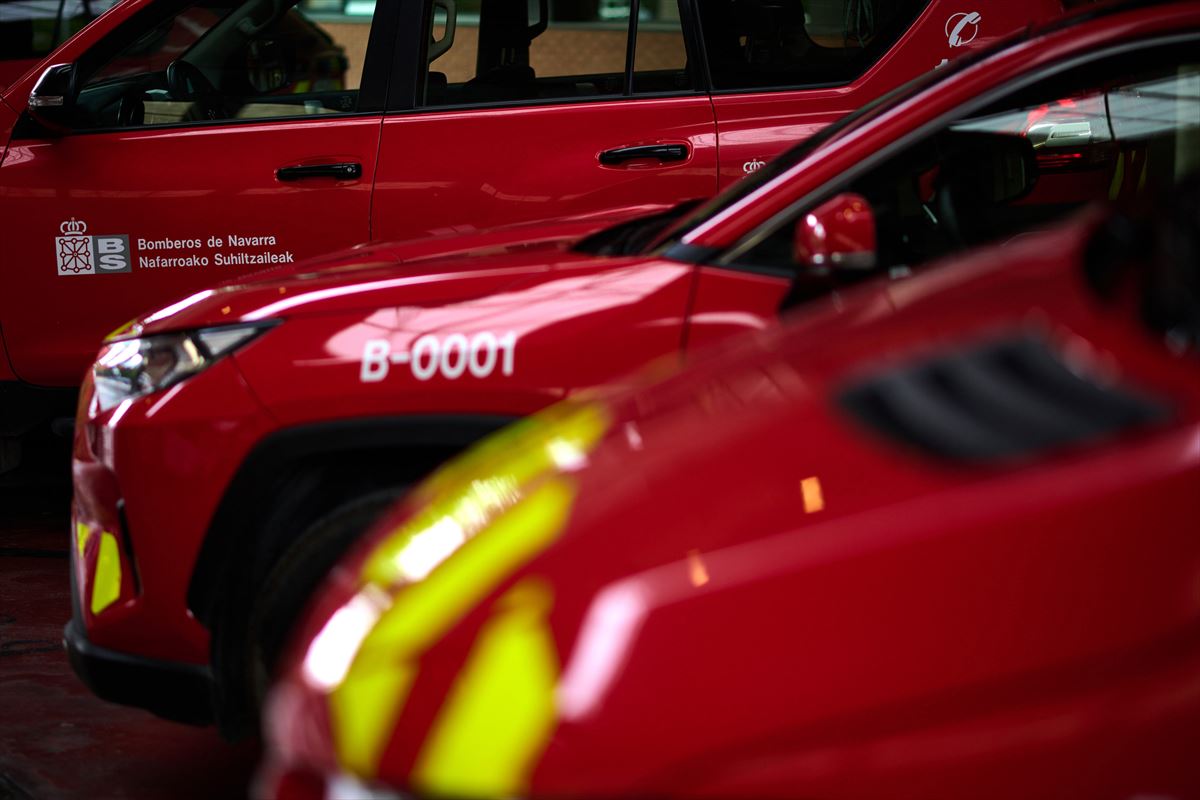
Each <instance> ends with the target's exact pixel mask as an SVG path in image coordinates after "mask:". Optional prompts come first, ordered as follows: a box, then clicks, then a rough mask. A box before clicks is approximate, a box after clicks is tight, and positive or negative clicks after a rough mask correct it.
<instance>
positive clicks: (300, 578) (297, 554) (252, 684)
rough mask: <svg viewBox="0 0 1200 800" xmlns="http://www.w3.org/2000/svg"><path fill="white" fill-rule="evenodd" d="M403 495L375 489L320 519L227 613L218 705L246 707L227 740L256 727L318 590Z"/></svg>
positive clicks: (230, 725)
mask: <svg viewBox="0 0 1200 800" xmlns="http://www.w3.org/2000/svg"><path fill="white" fill-rule="evenodd" d="M403 493H404V489H403V488H389V489H381V490H376V491H374V492H371V493H370V494H366V495H363V496H362V497H358V498H354V499H352V500H348V501H346V502H344V503H342V504H340V505H338V506H336V507H334V508H333V509H332V510H331V511H329V512H328V513H326V514H324V515H323V516H321V517H319V518H318V519H317V520H316V521H314V522H313V523H312V524H310V525H309V526H308V527H307V528H305V529H304V531H303V532H302V533H301V534H300V535H299V536H297V537H296V538H295V539H294V540H293V541H292V542H291V543H289V544H288V545H287V546H286V547H285V548H284V549H283V551H282V552H281V553H280V554H279V556H278V558H277V559H276V560H275V561H274V563H273V564H272V565H270V566H269V567H268V568H267V569H266V574H265V577H263V578H262V579H261V580H257V581H255V582H254V583H253V584H251V587H250V588H249V590H248V592H247V593H246V595H244V596H248V598H249V602H248V603H243V604H239V605H241V606H242V607H241V608H240V609H238V608H228V609H227V610H226V613H225V614H223V615H222V616H223V620H222V621H223V623H224V624H221V625H219V626H216V627H214V630H213V673H214V675H215V676H216V678H217V686H216V687H215V688H216V691H217V693H218V699H217V703H218V705H217V707H218V709H220V708H222V707H225V708H229V707H230V706H229V705H228V701H229V700H230V699H232V700H233V701H234V702H235V703H236V706H234V707H235V708H236V707H239V706H244V711H245V713H244V714H241V715H238V718H226V719H218V723H219V724H220V726H221V732H222V734H223V735H225V736H226V737H228V738H240V737H241V736H242V735H245V734H246V733H249V732H250V731H252V730H254V729H255V728H256V727H257V723H258V711H259V709H260V708H261V707H262V702H263V700H264V698H265V696H266V691H267V687H268V685H269V682H270V678H271V677H272V675H273V673H274V671H275V668H276V665H277V663H278V661H279V658H280V656H281V655H282V654H283V651H284V649H285V648H286V647H287V645H288V638H289V634H291V632H292V628H293V627H294V626H295V624H296V623H297V622H298V621H299V618H300V616H301V614H302V613H303V611H304V609H305V608H306V606H307V604H308V602H309V600H310V598H311V597H312V595H313V593H314V592H315V591H316V590H317V588H318V587H319V585H320V583H321V581H322V580H323V579H324V578H325V576H326V575H328V574H329V571H330V569H332V568H333V566H334V565H335V564H336V563H337V562H338V560H339V559H341V557H342V556H343V555H345V553H346V552H347V551H348V550H349V549H350V547H351V546H352V545H353V544H354V543H355V542H356V541H357V540H358V539H359V538H360V537H361V536H362V535H363V534H364V533H365V532H366V531H367V528H368V527H369V526H370V525H371V523H373V522H374V521H375V520H376V519H378V517H379V516H380V514H382V513H383V512H384V511H385V510H386V509H387V508H388V507H389V506H390V505H392V504H393V503H394V502H395V501H396V500H397V498H399V497H400V496H401V495H402V494H403ZM222 695H224V696H222ZM239 696H240V698H241V700H240V701H239Z"/></svg>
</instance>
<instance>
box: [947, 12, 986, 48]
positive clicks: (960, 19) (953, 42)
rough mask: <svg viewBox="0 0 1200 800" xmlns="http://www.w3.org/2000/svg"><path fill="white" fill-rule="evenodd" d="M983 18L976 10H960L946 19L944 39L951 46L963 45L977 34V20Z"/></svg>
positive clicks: (972, 39)
mask: <svg viewBox="0 0 1200 800" xmlns="http://www.w3.org/2000/svg"><path fill="white" fill-rule="evenodd" d="M981 19H983V18H982V17H981V16H980V14H979V12H978V11H971V12H966V11H960V12H958V13H957V14H954V15H952V16H951V17H950V19H948V20H946V41H947V42H948V43H949V44H950V46H951V47H964V46H966V45H969V44H970V43H971V42H973V41H975V37H976V36H978V35H979V22H980V20H981Z"/></svg>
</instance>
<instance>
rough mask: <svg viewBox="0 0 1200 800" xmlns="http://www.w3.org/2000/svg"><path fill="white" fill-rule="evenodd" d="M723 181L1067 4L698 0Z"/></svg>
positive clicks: (1037, 0)
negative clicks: (888, 93) (860, 108)
mask: <svg viewBox="0 0 1200 800" xmlns="http://www.w3.org/2000/svg"><path fill="white" fill-rule="evenodd" d="M698 8H699V17H700V24H701V29H702V31H703V39H704V46H705V52H706V54H707V57H708V67H709V72H710V74H711V78H712V86H713V107H714V108H715V111H716V117H717V130H718V141H719V143H720V154H721V165H720V180H721V186H722V187H724V186H726V185H727V184H729V183H731V182H733V181H735V180H737V179H738V178H740V177H742V176H743V175H745V174H748V173H750V172H754V171H756V170H758V169H759V168H761V167H762V166H763V165H764V164H766V162H768V161H770V160H771V159H772V158H774V157H775V156H777V155H779V154H780V153H781V152H783V151H784V150H786V149H787V148H788V147H790V146H791V145H792V144H795V142H796V141H798V140H800V139H804V138H806V137H808V136H811V135H812V134H813V133H815V132H816V131H818V130H820V129H821V128H823V127H825V126H826V125H828V124H829V123H831V122H833V121H835V120H837V119H838V118H839V117H841V116H843V115H845V114H847V113H849V112H850V111H853V110H854V109H856V108H859V107H860V106H863V105H865V104H866V103H868V102H870V101H871V100H873V99H875V98H877V97H880V96H882V95H884V94H886V93H887V92H889V91H891V90H892V89H894V88H896V87H897V86H900V85H901V84H903V83H905V82H906V81H908V80H911V79H912V78H915V77H917V76H918V75H920V74H922V73H923V72H927V71H929V70H932V69H936V68H937V67H939V66H940V65H942V64H944V63H946V62H947V61H949V60H950V59H952V58H956V57H958V56H959V55H961V54H963V53H965V52H967V51H968V50H970V49H974V48H978V47H980V46H982V45H985V44H987V43H989V42H994V41H996V40H997V39H999V38H1001V37H1003V36H1005V35H1008V34H1009V33H1012V32H1014V31H1017V30H1020V29H1022V28H1024V27H1026V26H1027V25H1029V24H1030V23H1033V22H1038V21H1041V20H1046V19H1050V18H1052V17H1054V16H1056V15H1059V14H1061V13H1062V10H1063V6H1062V3H1061V2H1060V0H1018V1H1017V2H1011V3H995V2H975V3H974V4H972V3H961V2H958V0H954V2H947V1H946V0H933V1H932V2H931V0H805V2H803V3H800V2H784V3H780V2H778V0H737V2H730V0H698Z"/></svg>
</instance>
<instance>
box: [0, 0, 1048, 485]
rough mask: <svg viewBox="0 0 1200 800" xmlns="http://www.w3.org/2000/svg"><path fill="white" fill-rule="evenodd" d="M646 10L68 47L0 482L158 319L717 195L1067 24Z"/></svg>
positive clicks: (19, 201)
mask: <svg viewBox="0 0 1200 800" xmlns="http://www.w3.org/2000/svg"><path fill="white" fill-rule="evenodd" d="M38 1H40V0H38ZM60 5H61V4H60ZM618 5H619V4H618ZM626 5H627V10H626V12H625V22H624V23H621V22H619V21H614V19H609V20H608V21H607V22H605V23H604V24H603V25H596V26H590V27H589V26H583V27H581V26H580V25H578V24H576V23H571V22H564V23H562V24H559V21H558V20H556V19H551V14H550V11H549V4H548V2H547V0H541V1H540V3H534V4H530V3H527V2H526V0H482V2H481V4H480V5H479V11H478V14H477V15H476V16H477V17H478V19H477V20H473V21H471V24H470V25H468V24H467V21H465V20H462V21H460V20H459V19H458V18H459V16H461V15H460V14H459V13H458V11H457V9H456V4H455V3H453V2H451V0H422V1H421V2H413V3H399V2H388V3H379V4H377V5H376V7H375V11H374V14H373V16H372V17H370V18H369V24H365V23H364V21H361V20H360V23H359V24H357V25H352V24H349V23H338V24H339V25H340V28H338V30H339V31H341V32H340V33H339V36H340V37H341V38H340V39H339V40H338V41H334V40H333V39H332V35H331V34H328V33H327V32H326V31H324V30H322V29H319V28H320V27H321V26H323V27H324V28H328V29H329V30H332V29H333V28H332V26H333V23H327V22H320V23H314V22H312V21H309V20H306V19H305V17H304V12H303V7H302V6H299V5H297V0H286V1H285V2H278V0H128V2H122V3H120V4H119V5H118V6H116V7H115V8H113V9H112V10H111V11H110V12H109V13H107V14H106V15H104V17H103V18H101V19H98V20H96V21H95V23H94V24H92V25H90V26H89V27H88V28H87V29H86V30H83V31H81V32H80V33H79V34H77V35H76V36H75V37H73V38H72V39H70V40H69V41H67V42H66V43H65V44H64V45H63V46H62V47H60V48H59V49H57V50H56V51H55V52H54V53H52V54H51V55H50V56H48V57H47V58H46V59H45V61H43V62H42V64H41V66H40V67H39V68H38V69H35V70H33V71H31V72H30V73H29V74H27V75H25V77H24V78H22V79H20V80H17V81H16V82H15V83H13V84H12V85H11V86H9V87H8V88H7V89H6V90H5V91H3V93H2V94H0V219H3V220H5V223H6V224H5V229H4V230H5V234H6V238H5V248H6V250H5V256H4V264H5V266H6V269H5V270H4V271H3V274H2V275H0V328H2V334H0V335H2V336H3V347H0V350H3V352H4V355H3V356H0V471H3V469H4V468H5V467H6V466H7V465H8V464H7V462H9V461H11V460H12V459H11V458H6V457H5V456H4V454H5V453H9V452H13V451H12V449H11V441H12V440H13V439H14V438H15V437H16V436H17V435H18V434H19V433H20V432H21V431H22V430H24V429H27V428H28V427H29V426H30V425H32V424H33V423H35V422H37V421H39V420H41V419H42V418H44V417H45V416H46V415H47V414H51V413H55V411H54V408H53V405H52V402H51V401H52V400H53V399H54V397H55V396H56V395H53V394H51V393H48V392H47V391H45V387H68V388H69V389H70V390H71V391H68V392H65V393H61V396H62V397H64V398H65V401H66V402H67V403H68V404H69V405H70V406H71V407H72V408H73V402H74V401H73V394H74V387H77V386H78V384H79V380H80V376H81V375H82V374H83V372H84V371H85V369H86V368H87V366H88V363H89V361H90V358H91V356H92V355H93V354H94V348H95V343H96V342H97V341H98V340H99V339H100V337H102V336H104V335H105V334H106V333H107V332H109V331H111V330H112V329H113V328H115V327H117V326H118V325H120V324H121V323H123V322H125V321H126V320H128V319H129V318H130V317H132V316H134V315H135V314H137V313H140V312H143V311H145V310H146V309H149V308H155V307H159V306H162V305H164V304H166V303H168V302H171V301H173V300H175V299H178V298H180V297H183V296H186V295H188V294H191V293H193V292H196V291H200V290H202V289H205V288H208V287H211V286H213V285H216V284H218V283H220V282H222V281H225V280H227V279H233V278H245V276H247V275H249V274H251V273H253V272H256V271H260V270H262V269H263V268H265V267H271V266H278V265H286V264H292V263H296V262H300V261H303V260H304V259H306V258H309V257H313V256H318V255H323V254H326V253H328V252H331V251H333V250H336V249H340V248H344V247H349V246H351V245H355V244H358V243H362V242H368V241H376V242H378V241H389V240H406V239H411V238H419V237H423V236H428V235H431V234H439V233H451V232H459V233H462V232H470V231H473V230H483V229H487V228H493V227H496V226H500V225H507V224H514V223H519V222H525V221H532V220H547V219H551V218H559V217H563V216H579V215H585V214H595V213H607V212H619V211H620V210H622V209H629V208H634V209H638V208H642V209H644V208H647V207H651V206H654V205H670V204H674V203H677V202H679V201H682V200H685V199H687V198H697V197H705V198H706V197H711V196H712V195H713V194H715V193H716V191H717V189H718V188H719V187H720V186H721V185H723V184H725V183H729V182H731V181H733V180H734V179H736V178H738V177H740V176H742V175H743V174H744V173H746V172H749V171H753V170H755V169H757V168H759V167H761V166H762V165H763V164H764V163H765V162H766V161H768V160H770V159H771V158H772V157H774V156H775V155H777V154H778V153H780V152H782V151H783V150H784V149H786V148H787V147H789V146H790V145H791V144H792V143H794V142H795V141H796V140H797V139H801V138H804V137H806V136H808V135H810V134H811V133H813V132H814V131H816V130H819V129H820V128H822V127H823V126H825V125H826V124H828V123H830V122H831V121H833V120H835V119H837V118H838V117H840V116H842V115H843V114H845V113H847V112H849V111H851V110H853V109H855V108H857V107H859V106H861V105H863V104H864V103H866V102H867V101H869V100H871V99H873V98H875V97H878V96H880V95H882V94H884V93H886V92H888V91H890V90H891V89H893V88H895V87H896V86H899V85H900V84H901V83H903V82H905V81H907V80H909V79H910V78H913V77H915V76H917V75H920V74H921V73H923V72H928V71H930V70H932V69H934V68H935V67H936V66H937V65H938V64H939V63H941V62H943V61H945V60H947V59H950V60H952V59H954V58H955V56H956V55H958V54H961V53H963V52H966V51H967V50H970V49H972V48H976V47H978V46H979V45H981V44H983V43H985V42H987V41H994V40H995V39H997V38H999V37H1001V36H1004V35H1007V34H1010V33H1011V32H1013V31H1015V30H1020V29H1023V28H1024V27H1025V26H1027V25H1028V24H1029V23H1031V22H1035V21H1040V20H1045V19H1048V18H1051V17H1054V16H1056V15H1058V14H1060V13H1061V11H1062V5H1061V2H1060V0H1021V2H998V0H987V2H985V3H984V4H983V5H979V6H978V7H977V6H971V7H970V8H969V9H968V10H969V11H971V12H972V13H971V15H970V18H969V19H968V18H967V17H965V16H962V15H961V14H960V12H961V11H962V10H963V8H965V7H960V5H959V4H958V3H956V2H950V0H845V1H844V2H837V3H822V4H819V8H818V7H814V9H815V10H813V11H812V12H811V13H794V9H798V8H799V6H798V5H795V6H794V8H793V7H791V6H787V5H786V4H785V5H780V4H776V3H773V2H768V1H767V0H738V1H737V2H733V0H703V1H702V2H698V3H693V2H691V0H681V2H679V3H678V4H677V8H676V9H675V10H674V11H673V12H672V13H671V14H667V15H666V16H665V17H664V18H663V19H660V20H657V21H645V20H643V19H642V18H641V17H642V16H643V15H641V14H639V13H632V14H631V13H629V7H631V8H638V4H637V3H633V4H632V6H630V5H629V4H628V3H627V4H626ZM645 5H647V6H649V3H648V2H647V3H646V4H645ZM660 5H661V6H662V8H667V7H668V6H671V7H675V6H676V4H675V3H664V4H660ZM843 6H844V9H843ZM9 8H10V4H8V3H4V4H0V12H3V11H4V10H5V9H9ZM789 8H793V10H792V11H789V10H788V9H789ZM660 10H661V9H660ZM667 10H668V11H669V10H670V9H669V8H668V9H667ZM843 10H844V11H845V13H843ZM607 11H608V12H611V11H613V7H609V8H608V9H607ZM851 12H853V13H851ZM618 16H619V15H618ZM608 17H610V18H612V17H613V15H612V14H611V13H609V14H608ZM0 19H3V18H2V17H0ZM622 25H623V26H624V27H622ZM718 152H719V153H720V157H719V158H718ZM6 445H8V446H6Z"/></svg>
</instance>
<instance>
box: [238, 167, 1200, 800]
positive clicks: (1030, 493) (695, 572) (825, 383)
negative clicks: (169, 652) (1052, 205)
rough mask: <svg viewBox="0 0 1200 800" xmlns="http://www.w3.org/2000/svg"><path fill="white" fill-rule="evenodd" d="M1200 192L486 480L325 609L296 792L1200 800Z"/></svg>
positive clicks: (666, 383)
mask: <svg viewBox="0 0 1200 800" xmlns="http://www.w3.org/2000/svg"><path fill="white" fill-rule="evenodd" d="M1197 178H1200V173H1197ZM1192 184H1193V185H1192V188H1191V191H1190V192H1189V193H1187V194H1184V195H1183V196H1181V197H1177V198H1175V200H1174V201H1173V202H1172V204H1171V205H1170V206H1167V207H1158V208H1156V209H1155V212H1154V216H1153V218H1152V219H1153V222H1150V223H1147V222H1146V221H1145V220H1144V219H1143V220H1138V219H1130V218H1128V217H1121V216H1118V217H1115V218H1111V219H1107V220H1106V221H1104V222H1103V223H1102V224H1099V225H1098V219H1097V217H1098V216H1099V215H1098V214H1096V213H1087V214H1085V215H1084V217H1083V218H1082V219H1080V220H1078V221H1074V222H1072V224H1070V225H1068V226H1064V227H1063V228H1062V229H1059V230H1054V231H1049V232H1040V233H1037V234H1032V235H1029V236H1026V237H1022V238H1020V239H1018V240H1015V241H1009V242H1006V243H1004V244H1003V245H1000V246H997V247H994V248H992V249H989V250H986V251H982V252H978V253H976V254H974V255H971V256H968V257H965V258H961V259H960V260H958V261H955V262H951V263H949V264H945V265H944V266H942V267H940V268H935V269H931V270H929V271H928V272H926V273H924V274H923V275H921V276H918V277H915V278H913V279H912V280H910V281H909V282H907V283H905V284H890V285H889V284H886V283H877V284H875V285H873V286H871V287H870V288H865V289H864V290H862V291H859V292H857V293H849V294H847V295H846V296H845V297H844V298H843V299H842V302H841V303H836V304H835V303H831V302H828V301H826V302H823V303H821V304H819V305H816V306H815V308H814V310H812V311H811V312H810V313H808V314H807V315H804V316H802V317H800V318H799V319H797V320H796V321H795V322H794V323H792V324H790V325H789V326H788V327H787V328H786V329H784V330H783V331H782V332H781V331H774V332H771V333H769V334H762V335H760V336H757V337H753V336H751V337H748V339H745V340H739V341H738V342H737V343H736V345H730V346H727V347H725V348H723V349H722V350H721V352H719V353H715V354H712V355H711V356H710V357H708V358H699V359H697V363H695V364H693V365H692V366H691V367H690V368H689V369H688V370H686V371H685V372H684V373H682V374H680V375H676V376H673V377H670V378H668V379H666V380H661V381H659V382H658V383H656V384H651V385H649V386H646V387H638V388H636V389H634V390H628V391H625V392H620V393H617V392H608V393H601V394H598V395H597V396H592V397H588V398H586V399H583V398H580V399H575V400H569V401H566V402H565V403H564V404H562V405H560V406H556V407H554V408H552V409H551V410H549V411H547V412H543V413H541V414H539V415H536V416H534V417H532V418H531V419H529V420H526V421H525V422H524V423H521V424H518V425H517V426H515V427H514V428H513V429H512V430H511V431H508V432H504V433H501V434H499V435H498V436H497V437H495V438H494V439H492V440H489V441H487V442H486V443H484V444H483V445H481V446H480V447H479V448H478V449H476V450H473V451H471V452H470V453H469V454H468V455H466V456H465V457H463V458H461V459H460V460H458V461H456V462H453V463H451V464H450V465H448V466H447V467H446V468H444V469H443V470H441V471H440V472H438V473H436V474H435V476H434V477H432V478H431V479H430V480H429V481H428V482H427V483H425V484H423V485H422V486H421V487H420V488H418V489H416V490H414V491H413V492H411V493H410V495H409V496H408V497H407V498H406V499H405V501H403V502H402V503H401V504H400V505H399V506H398V507H397V508H396V509H393V510H392V511H389V512H388V513H387V514H386V515H385V517H384V518H383V519H382V520H381V521H380V522H379V524H378V525H376V526H375V528H374V529H373V531H372V532H371V533H370V534H369V535H368V537H367V540H366V541H365V542H364V545H365V546H362V547H360V548H359V550H358V551H357V552H356V553H355V555H354V556H353V557H351V558H349V559H347V560H346V561H345V562H343V564H341V565H340V566H339V567H338V568H336V569H335V570H334V572H333V578H332V579H331V581H330V582H329V584H328V585H327V586H326V587H325V588H324V590H323V591H322V592H321V593H320V595H319V596H318V600H317V603H316V605H315V608H314V613H313V614H312V615H311V618H310V619H309V620H308V621H307V623H306V626H305V627H306V631H305V633H304V635H303V636H301V637H300V638H299V640H298V642H297V646H296V647H294V648H293V651H294V652H293V653H292V655H291V657H290V658H289V659H288V661H287V665H286V667H285V669H284V678H283V679H282V681H281V683H280V685H279V686H278V687H277V689H276V692H275V694H274V695H272V699H271V701H270V703H269V704H268V709H269V710H268V717H267V719H268V726H267V730H268V734H269V745H270V749H269V753H270V756H269V762H268V766H267V767H266V768H265V769H264V772H263V776H262V783H261V789H262V793H263V794H264V795H265V796H268V797H272V798H277V800H307V799H308V798H336V797H356V798H364V799H366V798H371V799H372V800H386V799H387V798H401V797H457V798H473V799H475V800H482V798H506V797H523V798H563V797H573V798H605V799H606V800H613V798H626V797H635V798H642V797H672V798H730V800H734V799H735V798H736V799H738V800H740V798H748V797H755V798H779V799H780V800H783V799H784V798H789V799H790V798H801V797H802V798H810V799H812V800H829V799H831V798H864V797H888V798H928V799H929V800H935V799H936V800H942V799H944V800H952V799H953V800H958V799H959V798H964V797H972V798H989V799H990V798H996V799H997V800H998V799H999V798H1011V797H1024V798H1064V797H1089V798H1114V799H1116V798H1135V797H1144V798H1148V797H1164V798H1165V797H1170V798H1192V797H1197V796H1200V771H1197V769H1196V761H1195V752H1194V742H1195V741H1196V739H1197V736H1198V735H1200V692H1197V691H1196V680H1197V675H1198V674H1200V636H1198V635H1197V634H1198V632H1200V597H1198V595H1197V585H1198V583H1197V580H1198V578H1200V538H1198V537H1197V536H1196V533H1197V527H1196V508H1197V506H1196V502H1197V496H1198V495H1197V489H1198V487H1200V447H1198V446H1197V444H1198V442H1200V180H1193V181H1192Z"/></svg>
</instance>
